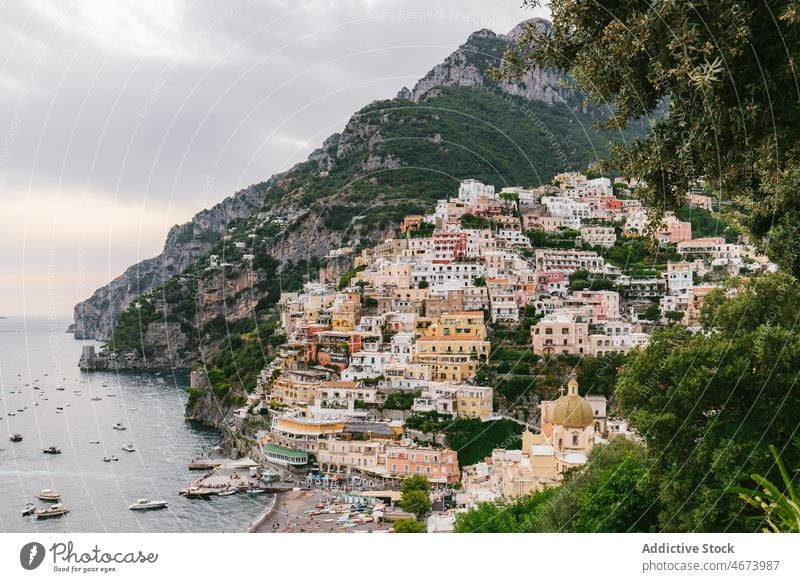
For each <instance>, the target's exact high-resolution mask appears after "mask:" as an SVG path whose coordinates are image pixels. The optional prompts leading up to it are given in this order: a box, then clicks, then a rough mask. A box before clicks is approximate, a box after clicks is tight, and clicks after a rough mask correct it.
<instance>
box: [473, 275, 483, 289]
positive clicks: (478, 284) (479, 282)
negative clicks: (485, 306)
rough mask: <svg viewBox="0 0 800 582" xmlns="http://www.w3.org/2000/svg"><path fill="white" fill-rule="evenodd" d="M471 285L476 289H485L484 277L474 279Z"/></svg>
mask: <svg viewBox="0 0 800 582" xmlns="http://www.w3.org/2000/svg"><path fill="white" fill-rule="evenodd" d="M472 284H473V285H475V286H476V287H486V277H475V280H474V281H473V282H472Z"/></svg>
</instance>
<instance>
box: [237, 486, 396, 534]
mask: <svg viewBox="0 0 800 582" xmlns="http://www.w3.org/2000/svg"><path fill="white" fill-rule="evenodd" d="M331 499H332V498H331V496H330V495H329V494H328V493H326V492H324V491H315V490H311V491H308V490H301V491H288V492H286V493H279V494H278V495H277V498H276V500H275V504H274V505H273V506H272V508H271V510H269V511H268V512H267V513H268V514H267V515H266V516H262V517H261V518H259V520H257V522H258V521H262V523H261V524H260V525H258V526H257V527H255V528H253V531H254V533H337V532H338V533H349V532H371V531H375V530H378V529H383V530H385V529H386V526H385V525H384V526H381V525H376V524H374V523H363V524H358V525H357V526H356V527H351V528H341V527H339V526H337V525H336V519H337V517H339V515H336V514H321V515H314V516H311V515H306V514H305V512H306V511H310V510H313V509H314V508H315V507H316V505H317V504H318V503H328V502H329V501H330V500H331ZM257 522H256V523H257Z"/></svg>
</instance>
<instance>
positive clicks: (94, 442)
mask: <svg viewBox="0 0 800 582" xmlns="http://www.w3.org/2000/svg"><path fill="white" fill-rule="evenodd" d="M89 444H90V445H99V444H100V441H89Z"/></svg>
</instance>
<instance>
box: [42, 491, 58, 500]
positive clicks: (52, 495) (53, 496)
mask: <svg viewBox="0 0 800 582" xmlns="http://www.w3.org/2000/svg"><path fill="white" fill-rule="evenodd" d="M37 497H38V498H39V499H41V500H42V501H58V500H59V499H61V493H59V492H58V491H53V490H52V489H42V490H41V491H39V495H37Z"/></svg>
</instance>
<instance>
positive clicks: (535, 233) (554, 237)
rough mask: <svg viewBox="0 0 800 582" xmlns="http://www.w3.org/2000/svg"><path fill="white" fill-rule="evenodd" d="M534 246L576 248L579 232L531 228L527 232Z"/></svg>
mask: <svg viewBox="0 0 800 582" xmlns="http://www.w3.org/2000/svg"><path fill="white" fill-rule="evenodd" d="M525 234H526V235H527V236H528V238H529V239H530V241H531V245H533V247H534V248H551V249H574V248H575V239H576V238H577V236H578V233H577V232H576V231H574V230H565V231H562V232H560V233H558V234H552V233H549V232H545V231H543V230H529V231H527V232H526V233H525Z"/></svg>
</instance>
